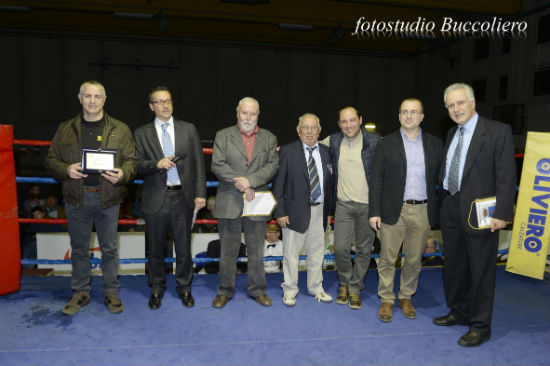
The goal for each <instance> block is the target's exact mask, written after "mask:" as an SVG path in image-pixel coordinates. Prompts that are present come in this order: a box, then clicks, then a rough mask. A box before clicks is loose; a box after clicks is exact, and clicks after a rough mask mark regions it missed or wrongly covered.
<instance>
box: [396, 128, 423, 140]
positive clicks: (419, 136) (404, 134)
mask: <svg viewBox="0 0 550 366" xmlns="http://www.w3.org/2000/svg"><path fill="white" fill-rule="evenodd" d="M418 130H419V131H420V132H418V135H416V137H415V138H414V140H413V141H411V140H409V135H407V133H406V132H405V130H404V129H403V127H401V128H400V129H399V131H400V132H401V137H403V142H405V143H406V142H417V141H418V140H422V128H420V127H418Z"/></svg>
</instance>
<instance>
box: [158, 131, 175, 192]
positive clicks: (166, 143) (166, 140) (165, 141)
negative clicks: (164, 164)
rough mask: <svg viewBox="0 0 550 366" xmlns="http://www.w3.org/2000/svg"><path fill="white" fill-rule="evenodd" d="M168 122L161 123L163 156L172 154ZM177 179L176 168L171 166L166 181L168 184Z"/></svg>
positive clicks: (173, 182) (172, 147) (172, 148)
mask: <svg viewBox="0 0 550 366" xmlns="http://www.w3.org/2000/svg"><path fill="white" fill-rule="evenodd" d="M168 125H169V124H168V123H163V124H162V125H161V126H162V152H163V153H164V157H167V156H171V155H174V153H175V150H174V145H172V139H170V134H169V133H168ZM178 179H179V175H178V169H177V168H176V167H173V168H172V169H170V170H168V183H171V184H169V185H173V184H175V183H176V182H177V181H178Z"/></svg>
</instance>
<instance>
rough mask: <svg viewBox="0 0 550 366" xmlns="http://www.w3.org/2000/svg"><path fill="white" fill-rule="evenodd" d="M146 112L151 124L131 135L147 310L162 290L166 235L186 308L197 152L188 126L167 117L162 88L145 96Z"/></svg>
mask: <svg viewBox="0 0 550 366" xmlns="http://www.w3.org/2000/svg"><path fill="white" fill-rule="evenodd" d="M149 107H150V108H151V111H153V112H154V113H155V120H154V121H153V123H148V124H147V125H145V126H142V127H140V128H138V129H137V130H136V131H135V133H134V135H135V141H136V155H137V158H138V173H139V174H141V175H142V176H143V178H144V181H143V202H142V210H143V212H144V214H145V223H146V228H145V234H146V240H147V245H148V248H149V258H148V259H149V264H148V272H149V273H148V275H149V286H150V287H151V297H150V299H149V308H150V309H151V310H155V309H158V308H159V307H160V306H161V300H162V295H163V294H164V291H165V290H166V272H165V267H164V256H165V253H166V241H167V239H168V233H169V232H170V231H171V232H172V236H173V239H174V247H175V249H176V283H177V291H178V294H179V296H180V298H181V300H182V303H183V305H184V306H185V307H192V306H194V305H195V300H194V299H193V296H192V295H191V281H192V279H193V262H192V260H191V221H192V217H193V210H195V211H198V210H200V209H201V208H202V207H204V205H205V204H206V175H205V167H204V157H203V154H202V146H201V142H200V139H199V134H198V133H197V130H196V128H195V126H194V125H192V124H191V123H188V122H183V121H179V120H177V119H175V118H174V117H172V112H173V106H172V95H171V94H170V91H169V90H168V88H166V87H162V86H161V87H156V88H154V89H153V90H152V91H151V93H150V94H149Z"/></svg>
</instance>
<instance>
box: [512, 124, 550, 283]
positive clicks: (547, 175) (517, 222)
mask: <svg viewBox="0 0 550 366" xmlns="http://www.w3.org/2000/svg"><path fill="white" fill-rule="evenodd" d="M549 204H550V133H546V132H527V144H526V146H525V157H524V159H523V169H522V172H521V182H520V185H519V195H518V201H517V207H516V215H515V217H514V229H513V231H512V238H511V240H510V251H509V253H508V261H507V263H506V270H507V271H508V272H512V273H517V274H520V275H523V276H528V277H533V278H538V279H540V280H541V279H542V278H543V276H544V266H545V264H546V256H547V255H548V245H549V243H550V216H549V215H548V205H549Z"/></svg>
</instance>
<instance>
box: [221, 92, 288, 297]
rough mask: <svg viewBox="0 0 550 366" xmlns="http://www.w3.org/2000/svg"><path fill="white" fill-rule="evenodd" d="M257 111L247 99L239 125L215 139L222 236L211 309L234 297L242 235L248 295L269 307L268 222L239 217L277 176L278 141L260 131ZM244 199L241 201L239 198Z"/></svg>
mask: <svg viewBox="0 0 550 366" xmlns="http://www.w3.org/2000/svg"><path fill="white" fill-rule="evenodd" d="M259 115H260V105H259V104H258V101H257V100H256V99H254V98H250V97H246V98H243V99H241V100H240V102H239V104H238V105H237V124H236V125H233V126H231V127H227V128H224V129H223V130H220V131H218V133H216V139H215V141H214V154H213V155H212V173H214V174H215V175H216V177H218V179H219V181H220V184H219V186H218V190H217V194H216V207H215V209H214V216H215V217H216V218H217V219H218V227H219V230H220V241H221V256H220V284H219V286H218V294H217V295H216V297H215V298H214V301H212V306H213V307H215V308H222V307H224V306H225V304H227V302H228V301H229V300H231V298H232V297H233V295H234V294H235V281H236V274H235V262H236V261H237V255H238V253H239V247H240V246H241V233H242V232H243V231H244V240H245V244H246V250H247V253H248V285H247V287H248V294H249V295H250V296H251V297H252V298H254V299H255V300H256V301H257V302H258V303H259V304H260V305H263V306H270V305H272V302H271V299H270V298H269V297H268V296H267V295H266V293H265V289H266V288H267V282H266V279H265V272H264V264H263V253H264V238H265V230H266V228H265V223H266V221H267V220H269V215H266V216H244V217H243V216H242V213H243V207H244V200H245V199H246V200H247V201H252V200H253V199H254V197H255V194H256V193H255V192H256V191H267V190H269V188H268V187H267V184H268V183H269V181H270V180H271V178H273V176H274V175H275V173H277V168H278V167H279V157H278V156H277V151H276V150H277V139H276V138H275V135H273V134H272V133H271V132H269V131H267V130H265V129H263V128H259V127H258V116H259ZM243 196H244V198H243Z"/></svg>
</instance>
